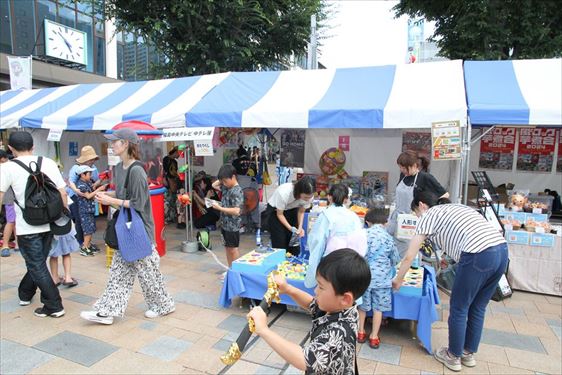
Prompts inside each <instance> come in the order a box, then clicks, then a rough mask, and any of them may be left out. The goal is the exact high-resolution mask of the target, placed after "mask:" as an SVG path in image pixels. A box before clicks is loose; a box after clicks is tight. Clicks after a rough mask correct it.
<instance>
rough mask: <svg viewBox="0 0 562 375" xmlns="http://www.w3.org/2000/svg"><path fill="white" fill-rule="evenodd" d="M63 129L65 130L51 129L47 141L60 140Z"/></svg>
mask: <svg viewBox="0 0 562 375" xmlns="http://www.w3.org/2000/svg"><path fill="white" fill-rule="evenodd" d="M62 131H63V129H62V128H58V129H50V130H49V135H48V136H47V141H52V142H60V139H61V137H62Z"/></svg>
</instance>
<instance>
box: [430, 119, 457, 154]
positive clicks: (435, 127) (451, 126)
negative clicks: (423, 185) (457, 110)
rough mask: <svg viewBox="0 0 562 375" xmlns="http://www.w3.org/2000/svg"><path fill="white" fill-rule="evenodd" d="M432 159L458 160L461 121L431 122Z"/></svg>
mask: <svg viewBox="0 0 562 375" xmlns="http://www.w3.org/2000/svg"><path fill="white" fill-rule="evenodd" d="M431 136H432V142H431V143H432V145H433V160H460V158H461V122H460V121H442V122H433V123H432V124H431Z"/></svg>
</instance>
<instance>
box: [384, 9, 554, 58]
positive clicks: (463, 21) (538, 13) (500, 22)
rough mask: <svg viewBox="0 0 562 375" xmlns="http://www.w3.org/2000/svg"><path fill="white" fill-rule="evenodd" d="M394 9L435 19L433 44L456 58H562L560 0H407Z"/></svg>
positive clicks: (398, 13) (399, 13) (398, 14)
mask: <svg viewBox="0 0 562 375" xmlns="http://www.w3.org/2000/svg"><path fill="white" fill-rule="evenodd" d="M394 11H395V14H396V16H397V17H398V16H402V15H408V16H410V17H424V18H425V19H426V20H428V21H435V22H436V27H435V32H434V34H433V36H432V38H431V40H432V41H435V42H436V43H437V45H438V47H439V48H440V49H441V52H440V54H441V55H442V56H445V57H448V58H450V59H466V60H496V59H500V60H507V59H510V58H511V59H524V58H551V57H560V56H562V3H561V2H560V1H559V0H401V1H400V2H399V3H398V4H397V5H396V6H395V7H394Z"/></svg>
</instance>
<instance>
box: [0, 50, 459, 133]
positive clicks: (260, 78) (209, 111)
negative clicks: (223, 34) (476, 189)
mask: <svg viewBox="0 0 562 375" xmlns="http://www.w3.org/2000/svg"><path fill="white" fill-rule="evenodd" d="M466 113H467V107H466V100H465V89H464V79H463V71H462V62H461V61H443V62H435V63H427V64H409V65H396V66H394V65H389V66H378V67H366V68H347V69H331V70H330V69H326V70H301V71H283V72H248V73H224V74H215V75H206V76H201V77H188V78H178V79H169V80H156V81H148V82H128V83H104V84H89V85H73V86H65V87H58V88H49V89H41V90H31V91H5V92H2V93H1V94H0V128H7V127H14V126H22V127H33V128H64V129H68V130H89V129H99V130H102V129H109V128H111V127H113V126H114V125H115V124H117V123H119V122H121V121H124V120H133V119H136V120H142V121H146V122H149V123H151V124H152V125H154V126H156V127H159V128H162V127H179V126H221V127H262V128H276V127H282V128H429V127H431V123H432V122H436V121H449V120H460V121H461V123H462V124H465V123H466Z"/></svg>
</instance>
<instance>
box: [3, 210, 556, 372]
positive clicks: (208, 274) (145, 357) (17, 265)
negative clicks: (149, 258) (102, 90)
mask: <svg viewBox="0 0 562 375" xmlns="http://www.w3.org/2000/svg"><path fill="white" fill-rule="evenodd" d="M97 224H98V228H100V230H99V231H98V233H97V234H96V237H95V240H96V241H95V242H96V243H98V244H101V242H102V241H101V235H102V233H103V229H102V228H103V227H104V226H105V223H104V220H103V219H98V223H97ZM166 238H167V241H168V253H167V255H166V256H165V257H163V258H162V261H161V270H162V273H163V274H164V275H165V280H166V283H167V286H168V288H169V290H170V292H171V293H172V294H173V296H174V298H175V300H176V302H177V308H176V312H175V313H173V314H171V315H169V316H166V317H163V318H158V319H152V320H150V319H146V318H145V317H144V316H143V312H144V309H145V308H146V306H145V304H144V302H143V297H142V293H141V290H140V286H139V285H138V282H136V284H135V288H134V292H133V294H132V296H131V299H130V301H129V307H128V309H127V312H126V317H125V318H124V319H116V321H115V323H114V324H113V325H112V326H100V325H94V324H91V323H89V322H86V321H84V320H82V319H80V317H79V314H80V311H81V310H85V309H90V308H91V305H92V303H93V302H94V301H95V300H96V298H97V297H99V296H100V295H101V292H102V290H103V288H104V287H105V284H106V281H107V274H108V269H107V268H106V267H105V255H104V254H103V253H102V254H98V255H96V256H95V257H93V258H90V257H82V256H80V255H75V256H73V258H72V262H73V263H72V266H73V276H74V277H75V278H77V279H78V280H79V283H80V285H78V286H77V287H75V288H71V289H68V288H66V287H60V291H61V294H62V297H63V303H64V307H65V310H66V315H65V316H64V317H62V318H60V319H52V318H37V317H35V316H34V315H33V310H34V309H35V308H36V307H38V306H40V303H39V301H38V298H37V297H35V298H34V300H33V303H32V304H31V305H30V306H26V307H20V306H19V305H18V298H17V285H18V283H19V280H20V278H21V277H22V275H23V273H24V271H25V265H24V262H23V259H22V258H21V256H20V255H19V254H17V253H16V254H12V256H10V257H8V258H1V260H0V349H1V353H0V373H2V374H27V373H29V374H100V373H111V374H141V373H143V374H200V373H208V374H219V373H220V374H298V373H300V372H299V371H298V370H296V369H295V368H293V367H292V366H289V365H288V364H287V363H286V362H285V361H284V360H283V359H282V358H281V357H279V356H278V355H277V354H276V353H274V352H273V351H272V350H271V349H270V348H269V346H268V345H267V344H266V343H265V342H263V341H262V340H260V339H259V338H254V339H252V341H251V346H250V347H249V348H248V349H247V350H246V352H245V353H244V355H243V357H242V359H241V360H240V361H238V362H237V363H236V364H235V365H234V366H232V367H225V366H224V365H223V364H222V363H221V362H220V360H219V357H220V355H222V354H223V352H224V351H225V350H226V349H227V348H228V346H229V345H230V343H231V342H232V341H233V340H235V339H236V337H237V335H238V333H239V332H240V329H241V327H242V326H243V325H244V324H245V319H244V316H245V314H246V313H247V311H248V306H247V303H245V302H243V301H240V300H238V299H235V300H234V302H233V304H232V306H231V307H230V308H228V309H223V308H221V307H220V306H219V305H218V298H219V293H220V290H221V287H222V284H221V282H220V281H219V280H218V276H219V274H220V273H221V272H222V270H221V268H220V267H218V266H217V265H216V264H215V263H214V261H213V259H212V257H211V256H210V255H209V254H206V253H196V254H186V253H182V252H181V251H180V248H181V241H182V240H184V238H185V234H184V232H183V231H179V230H177V229H175V228H174V227H171V226H170V227H169V228H167V229H166ZM212 241H213V246H214V249H215V250H214V251H215V253H216V254H217V256H218V257H219V258H220V259H221V260H223V261H224V259H225V256H224V251H223V248H222V246H221V245H220V240H219V238H218V233H217V232H213V233H212ZM252 243H253V237H252V236H250V235H242V244H241V249H242V252H246V251H248V250H250V249H251V248H252ZM59 267H60V266H59ZM60 272H62V270H61V271H60ZM441 301H442V304H441V305H440V306H438V311H439V315H440V317H441V320H440V321H437V322H435V323H434V324H433V332H432V341H433V347H434V348H435V347H438V346H440V345H443V344H446V342H447V318H448V312H449V310H448V302H449V300H448V297H447V296H446V295H444V294H442V295H441ZM279 314H282V315H281V317H280V318H279V319H278V320H277V321H276V322H275V323H274V325H273V329H274V330H276V331H277V332H278V333H279V334H281V335H282V336H284V337H287V338H288V339H289V340H291V341H293V342H297V343H301V342H303V340H304V339H305V338H306V334H307V331H308V329H309V326H310V320H309V319H308V317H307V316H306V315H304V314H301V313H298V312H284V313H283V311H282V309H281V308H279V307H276V308H274V309H273V311H272V316H277V315H279ZM561 316H562V298H558V297H551V296H544V295H538V294H531V293H523V292H515V294H514V295H513V297H512V298H510V299H507V300H505V301H502V302H491V303H490V308H489V311H488V314H487V317H486V323H485V331H484V335H483V339H482V345H481V347H480V351H479V353H478V354H477V357H476V358H477V360H478V365H477V366H476V367H475V368H472V369H468V368H463V371H462V372H463V373H470V374H560V373H562V368H561V357H562V355H561V354H562V353H561ZM410 328H411V326H410V322H407V321H393V322H391V324H390V325H389V326H388V327H385V328H384V329H383V330H382V332H381V339H382V345H381V348H380V349H379V350H371V349H370V348H369V347H368V346H367V345H358V348H357V349H358V363H359V369H360V373H361V374H443V373H450V371H448V370H447V369H444V368H443V366H442V365H441V364H440V363H438V362H437V361H435V360H434V359H433V357H431V356H430V355H428V354H427V353H426V352H425V350H424V349H423V348H422V347H421V346H420V345H419V343H418V341H417V340H416V339H415V338H412V335H411V331H410Z"/></svg>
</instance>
